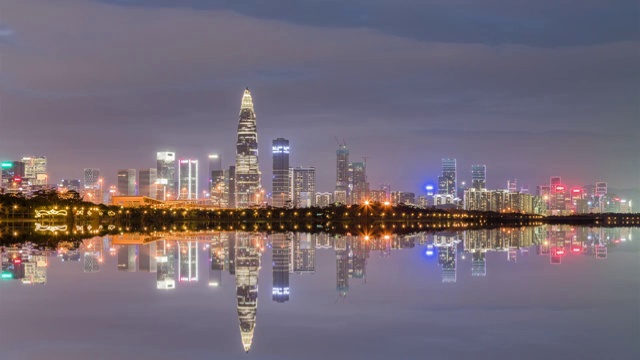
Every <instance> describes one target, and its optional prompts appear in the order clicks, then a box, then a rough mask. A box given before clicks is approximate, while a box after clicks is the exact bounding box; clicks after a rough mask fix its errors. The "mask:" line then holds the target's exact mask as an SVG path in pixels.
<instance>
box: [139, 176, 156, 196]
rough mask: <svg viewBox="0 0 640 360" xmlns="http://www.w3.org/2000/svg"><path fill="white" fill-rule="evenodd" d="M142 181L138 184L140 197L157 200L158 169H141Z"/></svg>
mask: <svg viewBox="0 0 640 360" xmlns="http://www.w3.org/2000/svg"><path fill="white" fill-rule="evenodd" d="M138 174H139V176H140V181H139V183H138V195H139V196H146V197H149V198H152V199H155V198H156V197H157V196H158V190H157V188H156V182H157V174H158V170H156V169H153V168H151V169H140V171H139V172H138Z"/></svg>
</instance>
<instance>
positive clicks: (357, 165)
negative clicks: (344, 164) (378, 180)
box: [349, 161, 369, 204]
mask: <svg viewBox="0 0 640 360" xmlns="http://www.w3.org/2000/svg"><path fill="white" fill-rule="evenodd" d="M349 179H350V191H349V193H350V194H351V203H352V204H362V203H364V202H365V201H366V200H368V198H369V183H368V182H367V163H366V162H363V161H360V162H354V163H351V164H349Z"/></svg>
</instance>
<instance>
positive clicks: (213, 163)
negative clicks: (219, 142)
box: [208, 154, 222, 193]
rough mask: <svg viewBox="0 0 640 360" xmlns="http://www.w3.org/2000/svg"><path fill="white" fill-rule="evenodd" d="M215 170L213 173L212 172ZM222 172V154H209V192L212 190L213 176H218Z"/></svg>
mask: <svg viewBox="0 0 640 360" xmlns="http://www.w3.org/2000/svg"><path fill="white" fill-rule="evenodd" d="M214 171H215V172H216V173H215V174H214V173H213V172H214ZM221 172H222V156H220V155H218V154H210V155H209V189H208V190H209V192H210V193H211V192H212V191H213V190H212V189H213V185H214V183H215V180H214V179H215V178H219V177H220V174H221Z"/></svg>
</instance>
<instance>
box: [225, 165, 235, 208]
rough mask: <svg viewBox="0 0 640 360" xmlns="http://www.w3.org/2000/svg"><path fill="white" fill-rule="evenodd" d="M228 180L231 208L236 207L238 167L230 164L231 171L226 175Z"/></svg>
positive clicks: (228, 201)
mask: <svg viewBox="0 0 640 360" xmlns="http://www.w3.org/2000/svg"><path fill="white" fill-rule="evenodd" d="M226 180H227V206H228V207H230V208H235V207H236V167H235V166H229V171H228V174H227V176H226Z"/></svg>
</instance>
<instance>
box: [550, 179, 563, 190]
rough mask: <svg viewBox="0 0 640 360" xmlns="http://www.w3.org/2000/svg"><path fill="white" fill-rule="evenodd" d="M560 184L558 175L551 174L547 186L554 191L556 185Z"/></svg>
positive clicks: (560, 180)
mask: <svg viewBox="0 0 640 360" xmlns="http://www.w3.org/2000/svg"><path fill="white" fill-rule="evenodd" d="M561 184H562V179H561V178H560V176H552V177H550V178H549V186H550V188H551V192H552V193H553V192H554V191H555V188H556V186H558V185H561Z"/></svg>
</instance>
